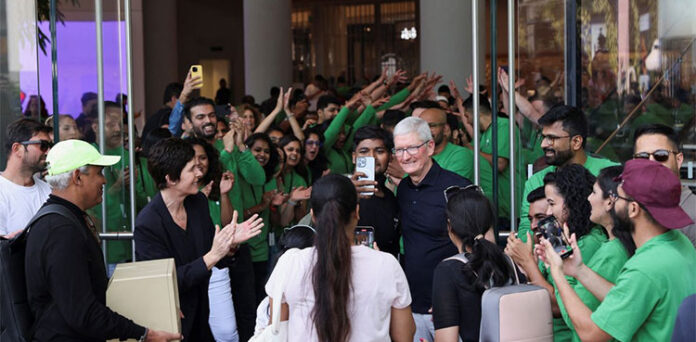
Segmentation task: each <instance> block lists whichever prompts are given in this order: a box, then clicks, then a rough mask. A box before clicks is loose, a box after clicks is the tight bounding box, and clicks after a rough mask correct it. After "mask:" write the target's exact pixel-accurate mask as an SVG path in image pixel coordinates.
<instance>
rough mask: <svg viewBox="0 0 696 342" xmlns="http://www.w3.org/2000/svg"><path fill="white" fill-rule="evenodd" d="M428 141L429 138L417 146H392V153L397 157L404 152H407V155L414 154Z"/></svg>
mask: <svg viewBox="0 0 696 342" xmlns="http://www.w3.org/2000/svg"><path fill="white" fill-rule="evenodd" d="M428 142H430V140H426V141H424V142H423V143H422V144H420V145H418V146H410V147H405V148H392V153H393V154H394V155H395V156H397V157H401V156H402V155H403V154H404V152H408V154H409V155H412V156H415V155H416V153H418V150H419V149H420V148H421V147H423V145H425V144H427V143H428Z"/></svg>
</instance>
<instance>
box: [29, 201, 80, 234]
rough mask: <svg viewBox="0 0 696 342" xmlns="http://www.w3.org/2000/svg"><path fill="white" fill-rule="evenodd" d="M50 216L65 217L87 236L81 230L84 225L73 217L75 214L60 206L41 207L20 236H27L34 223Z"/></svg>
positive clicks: (48, 205)
mask: <svg viewBox="0 0 696 342" xmlns="http://www.w3.org/2000/svg"><path fill="white" fill-rule="evenodd" d="M50 214H57V215H60V216H63V217H65V218H66V219H68V220H70V222H71V223H72V224H74V225H76V226H78V227H80V231H81V232H82V234H83V235H85V236H86V235H87V234H85V232H84V229H81V228H82V225H83V224H84V223H81V222H80V220H78V218H77V217H75V214H73V213H72V212H71V211H70V210H69V209H68V208H66V207H65V206H63V205H60V204H47V205H45V206H43V207H41V208H40V209H39V211H37V212H36V214H34V217H32V218H31V220H30V221H29V223H27V225H26V228H25V229H24V230H25V232H24V233H22V234H29V231H30V230H31V227H32V226H33V225H34V224H35V223H36V221H38V220H39V219H41V218H43V217H44V216H46V215H50Z"/></svg>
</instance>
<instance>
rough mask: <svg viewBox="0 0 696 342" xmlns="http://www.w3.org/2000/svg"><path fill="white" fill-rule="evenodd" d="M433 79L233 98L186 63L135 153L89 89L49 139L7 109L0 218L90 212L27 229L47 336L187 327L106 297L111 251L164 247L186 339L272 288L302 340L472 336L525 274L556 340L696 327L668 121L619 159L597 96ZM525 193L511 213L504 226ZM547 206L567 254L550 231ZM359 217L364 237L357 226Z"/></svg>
mask: <svg viewBox="0 0 696 342" xmlns="http://www.w3.org/2000/svg"><path fill="white" fill-rule="evenodd" d="M441 82H442V76H439V75H435V74H429V73H423V74H420V75H415V76H414V77H412V78H411V79H408V78H407V75H406V74H405V73H404V72H402V71H397V72H396V73H394V74H392V75H389V76H388V75H387V73H386V72H384V73H382V74H381V75H379V76H377V77H375V79H374V80H373V82H371V83H369V84H367V85H364V86H362V87H354V88H349V87H343V88H342V89H341V91H340V92H339V91H337V89H335V88H333V87H331V86H330V85H329V84H328V82H327V81H326V80H325V79H324V78H322V77H321V76H317V78H316V79H315V80H314V82H312V83H311V84H309V85H307V86H306V87H305V89H304V90H301V89H293V88H287V89H286V88H282V87H273V88H272V89H271V97H270V98H269V99H267V100H265V101H263V103H262V104H261V105H257V104H256V103H255V100H254V99H253V98H251V97H249V96H247V97H245V99H244V103H243V104H241V105H239V106H233V105H230V104H228V103H227V101H229V99H230V95H229V94H228V93H225V92H222V93H221V92H218V96H216V99H215V100H212V99H208V98H205V97H200V96H198V94H197V88H199V86H200V85H201V83H202V82H201V80H200V79H199V78H198V77H193V76H192V75H191V74H189V75H187V77H186V79H185V81H184V83H183V84H179V83H172V84H169V85H167V87H166V89H165V92H164V96H163V108H162V109H161V110H160V111H158V112H157V113H155V114H153V115H152V116H150V117H149V118H148V120H147V123H146V125H145V128H144V129H143V132H141V135H140V138H139V139H137V141H136V144H135V145H136V146H137V150H136V151H135V152H136V160H134V162H133V164H132V165H133V169H130V167H129V165H130V163H129V160H128V153H127V152H128V151H127V144H126V141H125V139H124V137H123V135H124V117H123V115H122V111H123V105H121V104H119V103H116V102H106V103H105V104H104V107H105V115H104V122H103V126H104V129H103V134H104V137H102V138H103V139H100V136H99V134H100V131H99V130H98V129H97V128H98V122H97V120H96V117H97V116H96V98H95V97H94V96H92V95H90V94H89V93H88V94H85V96H83V98H82V103H83V107H84V108H83V113H82V114H80V116H78V117H77V119H73V117H72V116H69V115H61V116H60V117H59V123H58V125H59V128H60V134H59V137H60V142H58V143H57V144H55V145H54V142H53V137H52V129H51V128H50V127H49V126H48V125H54V124H56V123H55V122H53V121H52V119H49V120H48V122H46V123H45V124H44V123H41V122H38V121H35V120H32V119H26V118H25V119H20V120H18V121H16V122H14V123H12V124H11V125H10V126H9V127H8V130H7V139H6V140H5V141H6V146H5V147H6V148H7V150H8V155H9V157H8V161H7V165H6V167H5V170H4V171H3V172H2V173H1V174H0V185H2V186H0V203H1V206H0V234H2V235H4V236H5V237H6V238H12V237H13V236H15V235H17V234H19V233H20V232H22V229H23V228H25V226H26V224H27V223H28V222H29V221H30V220H31V219H32V217H33V216H34V215H35V214H36V212H37V211H38V210H39V208H41V207H42V206H45V205H48V204H57V205H61V206H64V207H66V208H68V209H69V210H70V212H71V213H72V214H73V215H74V216H75V217H76V218H77V222H79V225H77V226H76V225H75V223H74V222H75V220H71V219H68V218H65V217H62V218H60V217H57V214H51V215H47V216H46V217H44V218H41V219H39V220H38V221H37V222H36V223H35V224H34V225H35V226H34V228H33V229H32V230H31V234H27V237H26V238H27V255H26V271H27V285H28V289H27V292H28V299H29V302H30V307H31V311H32V314H33V315H34V318H35V325H34V327H33V332H34V339H35V340H38V341H48V340H89V341H92V340H94V341H98V340H104V339H112V338H123V339H125V338H135V339H140V340H142V341H164V340H172V339H177V338H180V337H181V336H179V335H178V334H174V333H171V332H169V333H168V332H161V331H154V330H150V329H147V328H145V327H142V326H140V325H138V324H136V323H134V322H132V321H130V320H128V319H127V318H125V317H122V316H120V315H119V314H118V313H115V312H113V311H111V310H109V309H108V308H107V307H106V305H105V304H106V303H105V290H106V286H107V279H108V278H107V277H108V276H109V275H110V274H111V273H112V272H113V270H114V268H115V267H116V265H117V264H119V263H123V262H130V261H141V260H153V259H162V258H173V259H174V261H175V264H176V272H177V282H178V291H179V303H180V308H181V314H182V315H181V322H182V324H181V329H182V331H181V334H182V335H183V337H184V338H185V339H186V340H190V341H246V340H248V339H249V338H251V337H252V336H253V335H254V334H255V333H256V334H258V333H260V332H261V331H263V330H264V328H265V327H267V326H268V325H269V324H270V322H271V318H272V317H271V316H272V314H271V313H272V310H271V308H272V307H273V303H274V302H277V301H280V302H281V311H280V314H281V317H280V318H281V320H282V321H286V320H287V321H288V337H289V340H293V341H305V340H312V341H314V340H316V341H363V340H367V341H389V340H393V341H418V342H419V341H437V342H448V341H452V342H454V341H458V340H461V341H476V340H478V339H479V335H480V321H481V317H482V315H484V312H483V311H484V310H485V308H484V307H482V304H481V297H482V294H483V293H484V291H486V290H487V289H491V288H494V287H501V286H506V285H510V284H513V283H517V282H523V283H524V282H527V283H529V284H533V285H537V286H539V287H541V288H543V289H545V290H546V291H547V292H548V295H549V298H550V302H551V307H550V308H549V310H550V311H551V312H552V313H553V317H554V320H553V336H554V340H555V341H571V340H572V341H576V340H593V341H594V340H598V341H607V340H611V339H616V340H621V341H626V340H650V341H653V340H658V341H665V340H669V339H670V338H675V339H676V340H680V341H681V340H686V339H688V338H692V337H693V336H694V330H695V327H694V324H693V322H694V312H696V310H695V309H694V307H695V306H696V296H694V295H695V294H696V251H695V250H694V245H695V244H696V225H695V224H694V219H696V194H694V192H693V191H692V190H691V189H690V188H688V187H686V186H682V185H681V182H680V179H679V175H680V168H681V164H682V162H683V160H684V155H683V153H682V152H681V150H680V146H681V145H680V141H679V138H678V136H677V134H676V133H675V131H674V129H673V128H671V127H668V126H665V125H661V124H646V125H642V126H640V127H638V128H636V129H635V131H634V132H633V136H634V145H633V158H632V159H631V160H628V161H625V162H624V163H623V165H622V164H621V163H619V162H621V161H619V160H609V159H606V158H604V157H601V156H597V155H592V154H590V153H589V151H587V150H586V146H587V141H588V131H589V128H588V120H587V115H586V113H584V112H583V111H582V110H580V109H578V108H575V107H572V106H568V105H564V104H562V103H560V102H559V100H558V99H556V98H555V97H553V96H540V95H536V96H534V97H531V98H526V97H524V96H522V95H521V94H520V93H519V92H517V91H516V90H514V89H513V90H512V93H513V94H510V92H511V91H510V89H508V88H507V86H508V85H507V74H506V72H505V71H504V70H502V69H500V70H498V83H499V85H500V88H499V89H500V97H499V98H500V99H502V105H501V106H500V107H501V108H500V110H498V111H497V112H496V111H494V110H492V107H494V106H492V105H491V102H490V97H489V96H490V91H489V90H488V89H485V87H483V88H480V89H475V88H474V86H473V84H472V83H471V82H470V81H469V82H467V85H466V87H464V88H463V90H464V91H466V93H469V94H472V95H471V96H469V97H465V96H464V93H463V92H460V91H459V90H458V88H457V86H456V84H455V83H454V82H450V83H449V86H440V87H438V88H437V91H436V90H435V89H436V88H435V87H436V85H438V84H440V83H441ZM552 87H553V86H552ZM550 93H554V92H553V91H550ZM472 96H479V97H480V101H479V113H480V115H479V117H478V127H479V129H480V132H479V133H480V142H479V148H480V151H478V152H479V153H478V155H479V156H480V161H479V165H480V169H479V175H480V181H479V184H478V185H474V184H473V181H474V158H475V155H476V154H475V153H474V150H473V149H474V147H473V145H474V144H473V142H472V137H473V136H474V131H473V130H474V126H475V125H474V123H473V120H474V116H473V98H472ZM509 96H514V97H515V103H516V107H517V108H516V110H515V112H516V113H517V114H516V116H515V117H514V118H510V117H509V116H508V114H507V113H508V112H509V110H508V108H507V107H506V106H507V100H506V99H507V98H508V97H509ZM495 107H497V106H495ZM85 113H86V114H85ZM494 114H495V115H497V116H496V117H495V118H494V117H493V115H494ZM494 119H495V122H496V125H493V122H494ZM47 124H48V125H47ZM510 124H512V125H514V127H513V128H514V131H515V134H514V135H513V136H512V137H510V135H509V134H508V132H509V125H510ZM494 131H496V132H497V141H496V142H494V141H493V136H494V134H493V132H494ZM102 140H103V141H104V143H105V146H103V147H104V148H103V151H104V154H103V155H102V154H100V153H99V152H98V148H97V146H98V145H97V144H98V142H100V141H102ZM511 144H514V146H515V147H516V149H517V151H516V153H517V155H516V157H515V158H511V156H510V145H511ZM494 146H495V148H496V150H495V151H494ZM494 152H495V153H494ZM494 155H497V159H494V158H493V156H494ZM363 157H371V158H373V159H374V179H370V178H368V177H367V176H368V175H367V174H365V173H364V172H362V171H358V170H357V169H356V160H357V159H358V158H363ZM511 160H515V161H516V162H517V165H511V163H510V161H511ZM528 164H533V165H534V170H535V172H534V174H533V175H531V177H529V178H528V177H526V175H525V171H526V169H527V167H526V165H528ZM494 173H497V179H498V187H497V194H494V187H493V174H494ZM131 174H133V176H134V177H133V179H135V183H136V184H135V186H134V188H135V194H134V197H135V199H136V200H135V203H134V204H135V206H136V212H137V217H136V218H135V227H134V230H133V231H134V241H135V250H134V251H133V250H132V247H131V246H132V245H131V243H130V241H107V243H106V256H105V258H106V263H104V262H103V259H102V258H101V257H100V253H101V250H100V238H99V235H98V232H99V231H101V230H102V229H105V230H107V231H112V232H118V231H129V230H130V229H129V228H128V227H129V226H130V221H131V217H130V212H131V210H130V201H129V198H130V193H129V191H130V183H129V182H130V179H131V177H130V176H131ZM513 177H514V178H513ZM513 179H514V183H515V184H516V185H517V186H516V188H515V189H512V190H511V187H510V184H511V183H512V182H513ZM102 189H103V190H102ZM102 191H103V193H104V198H105V200H104V202H102ZM513 197H514V198H515V199H514V200H512V198H513ZM496 198H497V206H496V205H495V203H496V201H494V199H496ZM513 205H515V207H513ZM102 206H104V207H105V211H104V210H103V209H102ZM513 210H514V211H515V212H517V213H520V216H521V218H520V220H519V229H518V230H516V231H512V232H511V233H510V234H509V236H508V238H507V240H505V239H500V240H498V241H497V240H496V234H495V231H496V230H507V229H509V228H510V227H509V224H510V223H509V222H510V215H511V212H512V211H513ZM103 212H105V213H106V218H103V217H102V213H103ZM549 218H553V221H552V222H554V223H555V224H556V225H557V229H558V230H559V231H560V236H561V237H560V239H561V240H562V241H561V244H564V245H567V246H568V247H569V249H570V250H571V251H572V254H570V256H568V255H567V254H565V253H563V255H560V254H559V251H558V249H557V248H556V247H557V246H556V244H552V243H551V242H550V240H551V239H552V236H551V235H550V234H549V233H548V231H547V229H546V228H545V227H546V224H547V222H549ZM102 222H106V227H102V226H101V225H102ZM540 222H541V223H542V224H540ZM364 226H368V227H372V228H373V230H374V244H373V245H371V246H364V245H360V244H356V243H355V241H354V232H355V229H356V227H364ZM501 246H502V247H501ZM133 255H135V260H133V257H132V256H133ZM453 256H459V259H457V260H455V259H452V257H453ZM462 260H464V262H462ZM278 293H281V294H282V296H281V297H280V298H278V297H277V294H278ZM274 296H275V297H274ZM78 299H79V300H78ZM685 299H686V300H685ZM682 302H684V305H685V306H684V308H683V309H680V306H681V305H682ZM682 311H683V313H682ZM530 314H533V313H530ZM682 315H684V316H682ZM680 338H684V339H680Z"/></svg>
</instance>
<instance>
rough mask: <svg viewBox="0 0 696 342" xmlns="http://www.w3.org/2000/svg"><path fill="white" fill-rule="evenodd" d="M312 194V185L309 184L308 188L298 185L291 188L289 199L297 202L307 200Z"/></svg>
mask: <svg viewBox="0 0 696 342" xmlns="http://www.w3.org/2000/svg"><path fill="white" fill-rule="evenodd" d="M311 195H312V187H311V186H310V187H309V188H307V187H304V186H300V187H297V188H294V189H292V191H291V192H290V200H291V201H295V202H299V201H304V200H308V199H309V197H310V196H311Z"/></svg>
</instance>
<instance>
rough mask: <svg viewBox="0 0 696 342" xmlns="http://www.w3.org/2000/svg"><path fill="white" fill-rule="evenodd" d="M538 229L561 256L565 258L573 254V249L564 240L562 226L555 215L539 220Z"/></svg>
mask: <svg viewBox="0 0 696 342" xmlns="http://www.w3.org/2000/svg"><path fill="white" fill-rule="evenodd" d="M539 231H540V232H541V234H542V235H543V236H544V238H545V239H546V240H548V241H549V242H550V243H551V246H553V249H554V250H555V251H556V253H558V254H559V255H560V256H561V258H564V259H565V258H567V257H569V256H570V255H571V254H573V249H572V248H571V247H570V246H569V245H568V244H567V243H566V242H565V240H566V239H564V234H563V228H562V227H561V224H560V223H558V220H556V218H555V217H553V216H549V217H547V218H545V219H543V220H541V221H539Z"/></svg>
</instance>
